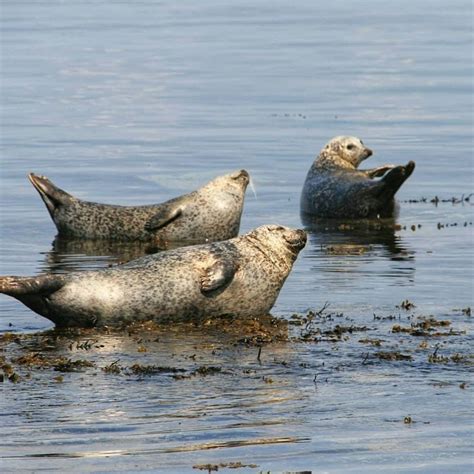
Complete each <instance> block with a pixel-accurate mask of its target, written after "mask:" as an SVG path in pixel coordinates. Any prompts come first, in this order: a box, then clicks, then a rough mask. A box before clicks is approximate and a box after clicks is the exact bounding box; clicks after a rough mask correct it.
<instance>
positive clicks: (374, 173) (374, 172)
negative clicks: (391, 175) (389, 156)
mask: <svg viewBox="0 0 474 474" xmlns="http://www.w3.org/2000/svg"><path fill="white" fill-rule="evenodd" d="M393 168H395V165H384V166H379V167H378V168H370V169H368V170H361V171H362V172H363V173H364V174H365V175H366V176H367V177H368V178H380V177H382V176H383V175H384V174H385V173H386V172H387V171H390V170H392V169H393Z"/></svg>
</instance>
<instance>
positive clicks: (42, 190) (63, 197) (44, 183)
mask: <svg viewBox="0 0 474 474" xmlns="http://www.w3.org/2000/svg"><path fill="white" fill-rule="evenodd" d="M28 179H29V180H30V181H31V184H32V185H33V186H34V187H35V189H36V191H38V193H39V195H40V196H41V199H43V201H44V203H45V204H46V207H47V208H48V211H49V214H50V215H51V218H52V219H53V220H54V211H55V210H56V209H57V208H58V207H59V206H63V205H67V204H69V203H71V202H72V201H74V197H73V196H71V195H70V194H68V193H67V192H66V191H63V190H62V189H60V188H58V187H57V186H55V185H54V184H53V183H52V182H51V181H50V180H49V179H48V178H46V177H45V176H38V175H36V174H34V173H30V174H29V175H28Z"/></svg>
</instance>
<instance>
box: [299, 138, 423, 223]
mask: <svg viewBox="0 0 474 474" xmlns="http://www.w3.org/2000/svg"><path fill="white" fill-rule="evenodd" d="M371 155H372V150H370V149H369V148H367V147H365V146H364V144H363V143H362V141H361V140H360V139H359V138H356V137H335V138H333V139H332V140H331V141H330V142H329V143H328V144H327V145H326V146H325V147H324V148H323V149H322V150H321V153H320V154H319V156H318V157H317V158H316V160H315V161H314V163H313V165H312V166H311V168H310V169H309V171H308V174H307V176H306V181H305V183H304V186H303V191H302V193H301V211H302V213H303V215H304V214H306V215H311V216H314V217H321V218H352V219H357V218H375V217H392V216H393V214H394V213H395V210H396V206H395V200H394V196H395V193H396V192H397V191H398V189H399V188H400V186H401V185H402V184H403V183H404V181H405V180H406V179H407V178H408V177H409V176H410V175H411V174H412V172H413V170H414V169H415V163H414V162H413V161H409V162H408V163H407V164H406V165H405V166H393V165H385V166H381V167H379V168H373V169H369V170H358V169H357V168H358V166H359V165H360V163H361V162H362V161H363V160H365V159H366V158H368V157H369V156H371ZM381 176H383V177H382V178H381V179H379V180H376V179H373V178H376V177H381Z"/></svg>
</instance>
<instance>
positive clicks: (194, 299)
mask: <svg viewBox="0 0 474 474" xmlns="http://www.w3.org/2000/svg"><path fill="white" fill-rule="evenodd" d="M305 243H306V233H305V232H304V231H303V230H294V229H289V228H287V227H281V226H275V225H272V226H262V227H259V228H257V229H255V230H253V231H251V232H249V233H248V234H245V235H243V236H240V237H237V238H234V239H231V240H227V241H224V242H216V243H211V244H202V245H195V246H191V247H183V248H180V249H175V250H170V251H167V252H162V253H159V254H154V255H149V256H146V257H142V258H139V259H137V260H133V261H131V262H129V263H126V264H124V265H117V266H116V267H112V268H108V269H104V270H96V271H88V272H73V273H68V274H46V275H40V276H37V277H0V292H1V293H5V294H7V295H10V296H13V297H14V298H16V299H18V300H19V301H21V302H22V303H23V304H25V305H26V306H28V307H29V308H31V309H32V310H33V311H36V312H37V313H39V314H41V315H42V316H44V317H46V318H48V319H50V320H51V321H53V322H54V323H55V324H56V325H57V326H61V327H67V326H80V327H90V326H100V325H117V324H119V323H127V322H132V321H140V320H163V319H171V320H177V319H186V318H200V317H203V316H220V315H227V314H231V315H234V316H237V317H245V316H260V315H263V314H267V313H268V312H269V311H270V309H271V308H272V306H273V304H274V303H275V300H276V298H277V296H278V293H279V292H280V289H281V287H282V285H283V283H284V281H285V279H286V278H287V276H288V274H289V273H290V271H291V268H292V265H293V262H294V261H295V259H296V257H297V256H298V253H299V251H300V250H301V249H302V248H303V247H304V245H305Z"/></svg>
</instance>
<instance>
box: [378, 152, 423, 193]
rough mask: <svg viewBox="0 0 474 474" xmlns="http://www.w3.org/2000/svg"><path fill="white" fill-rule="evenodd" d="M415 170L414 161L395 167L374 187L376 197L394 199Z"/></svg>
mask: <svg viewBox="0 0 474 474" xmlns="http://www.w3.org/2000/svg"><path fill="white" fill-rule="evenodd" d="M414 169H415V162H414V161H409V162H408V163H407V164H406V165H405V166H395V168H393V169H392V170H391V171H390V172H389V173H387V174H386V175H385V176H384V177H383V178H382V179H381V180H380V181H379V182H378V183H377V185H376V186H374V188H373V190H374V193H375V195H376V196H382V195H384V196H386V197H388V198H392V197H393V196H394V195H395V193H396V192H397V191H398V190H399V189H400V186H401V185H402V184H403V183H404V182H405V181H406V180H407V179H408V178H409V177H410V175H411V174H412V173H413V170H414Z"/></svg>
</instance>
